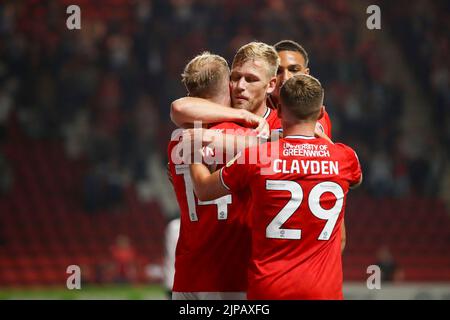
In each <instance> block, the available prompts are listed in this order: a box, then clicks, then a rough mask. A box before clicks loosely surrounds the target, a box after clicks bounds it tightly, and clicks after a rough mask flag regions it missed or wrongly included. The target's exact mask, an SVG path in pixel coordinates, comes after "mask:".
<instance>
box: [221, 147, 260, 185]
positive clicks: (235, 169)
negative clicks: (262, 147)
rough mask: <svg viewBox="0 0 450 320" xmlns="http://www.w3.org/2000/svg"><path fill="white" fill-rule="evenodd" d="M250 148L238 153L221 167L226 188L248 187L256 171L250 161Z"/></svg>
mask: <svg viewBox="0 0 450 320" xmlns="http://www.w3.org/2000/svg"><path fill="white" fill-rule="evenodd" d="M249 150H250V149H249V148H247V149H245V150H244V151H243V152H240V153H238V154H237V155H236V156H235V157H234V158H233V159H231V160H230V161H229V162H228V163H227V164H226V165H225V166H224V167H223V168H222V169H220V180H221V182H222V184H223V186H224V187H225V188H226V189H228V190H230V191H238V190H240V189H243V188H246V187H248V184H249V182H250V179H251V177H252V175H253V171H254V166H253V165H251V164H249V163H248V159H249Z"/></svg>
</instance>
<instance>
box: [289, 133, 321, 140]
mask: <svg viewBox="0 0 450 320" xmlns="http://www.w3.org/2000/svg"><path fill="white" fill-rule="evenodd" d="M284 139H307V140H312V139H316V137H311V136H303V135H300V134H299V135H292V136H286V137H284Z"/></svg>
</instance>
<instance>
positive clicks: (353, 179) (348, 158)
mask: <svg viewBox="0 0 450 320" xmlns="http://www.w3.org/2000/svg"><path fill="white" fill-rule="evenodd" d="M339 145H340V146H341V147H342V148H343V152H344V153H345V169H346V170H345V176H346V178H347V179H348V182H349V185H350V186H352V185H355V184H357V183H358V182H359V181H360V179H361V175H362V170H361V164H360V163H359V159H358V156H357V154H356V152H355V151H354V150H353V149H352V148H350V147H348V146H346V145H344V144H339Z"/></svg>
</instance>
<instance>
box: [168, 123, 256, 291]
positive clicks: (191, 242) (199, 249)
mask: <svg viewBox="0 0 450 320" xmlns="http://www.w3.org/2000/svg"><path fill="white" fill-rule="evenodd" d="M238 128H240V129H243V130H244V131H245V130H246V129H245V128H242V127H239V126H238V125H236V124H234V123H223V124H220V125H217V126H215V127H212V128H211V129H218V130H219V129H220V130H222V129H238ZM241 132H243V131H241ZM245 132H247V134H249V132H248V131H245ZM178 143H179V142H178V140H176V141H171V142H170V143H169V147H168V155H169V168H170V173H171V175H172V177H173V187H174V190H175V194H176V197H177V201H178V204H179V207H180V213H181V214H180V218H181V223H180V236H179V239H178V243H177V248H176V257H175V277H174V285H173V291H176V292H243V291H247V278H248V277H247V269H248V263H249V259H250V249H251V239H250V230H249V227H248V225H247V221H246V219H247V217H246V213H248V211H249V209H248V207H247V206H248V204H249V192H240V193H239V194H231V195H227V196H225V197H222V198H219V199H216V200H213V201H200V200H198V199H197V197H196V196H195V194H194V190H193V186H192V180H191V178H190V173H189V165H187V164H183V163H182V161H181V159H180V157H179V155H177V152H176V146H177V145H178ZM176 163H177V164H176Z"/></svg>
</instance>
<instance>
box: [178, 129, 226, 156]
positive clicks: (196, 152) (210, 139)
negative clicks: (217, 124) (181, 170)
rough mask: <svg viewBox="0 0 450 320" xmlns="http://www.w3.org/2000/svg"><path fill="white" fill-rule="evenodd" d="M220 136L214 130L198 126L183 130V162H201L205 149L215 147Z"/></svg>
mask: <svg viewBox="0 0 450 320" xmlns="http://www.w3.org/2000/svg"><path fill="white" fill-rule="evenodd" d="M221 136H222V135H221V134H220V133H219V132H217V131H215V130H208V129H200V128H199V129H186V130H183V139H182V146H183V161H184V162H185V163H201V162H202V161H201V160H202V158H203V157H204V156H205V150H206V149H208V150H212V149H214V148H215V147H217V145H219V142H220V141H221V139H220V137H221Z"/></svg>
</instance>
